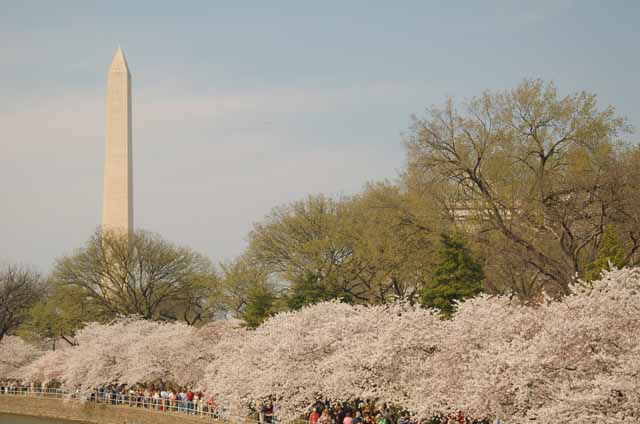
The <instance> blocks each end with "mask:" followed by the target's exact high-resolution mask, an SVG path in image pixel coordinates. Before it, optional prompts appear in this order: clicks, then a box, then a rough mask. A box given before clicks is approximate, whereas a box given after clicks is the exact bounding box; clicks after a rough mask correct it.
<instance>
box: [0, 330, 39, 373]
mask: <svg viewBox="0 0 640 424" xmlns="http://www.w3.org/2000/svg"><path fill="white" fill-rule="evenodd" d="M41 354H42V351H41V350H40V349H38V348H37V347H35V346H34V345H32V344H30V343H27V342H25V341H24V340H22V339H21V338H20V337H17V336H5V337H4V338H3V339H2V340H1V341H0V380H4V379H20V377H21V373H20V370H21V368H22V367H24V366H26V365H28V364H30V363H32V362H33V361H35V360H36V359H37V358H38V357H39V356H40V355H41Z"/></svg>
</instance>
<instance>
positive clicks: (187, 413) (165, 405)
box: [0, 385, 294, 424]
mask: <svg viewBox="0 0 640 424" xmlns="http://www.w3.org/2000/svg"><path fill="white" fill-rule="evenodd" d="M0 395H9V396H25V397H40V398H54V399H60V400H74V401H79V402H91V403H96V404H104V405H109V406H114V407H130V408H139V409H142V410H145V411H148V412H150V413H161V414H163V413H169V414H179V415H181V416H182V417H183V418H190V419H194V420H198V421H203V420H205V421H206V420H215V421H219V422H222V423H225V424H227V423H233V424H268V423H272V424H284V423H283V422H282V421H279V420H278V419H277V417H275V416H265V417H264V418H263V419H253V418H251V417H246V416H240V415H233V414H231V413H229V411H227V410H225V409H224V408H221V407H218V406H216V405H215V404H213V403H211V402H209V401H208V400H207V399H204V398H203V399H197V400H191V401H189V400H183V399H169V398H161V397H157V396H154V397H147V396H144V395H141V394H139V393H135V392H133V393H129V392H125V393H123V392H112V391H109V390H94V391H91V392H81V391H76V392H69V391H66V390H63V389H60V388H40V387H37V386H33V387H31V386H16V385H11V386H6V387H3V386H0ZM286 424H294V423H293V422H291V421H288V422H287V423H286Z"/></svg>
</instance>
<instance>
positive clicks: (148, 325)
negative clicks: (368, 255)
mask: <svg viewBox="0 0 640 424" xmlns="http://www.w3.org/2000/svg"><path fill="white" fill-rule="evenodd" d="M570 290H571V293H570V295H568V296H566V297H564V298H563V299H561V300H553V299H551V298H549V299H545V300H544V302H542V303H541V304H539V305H536V306H525V305H522V304H521V303H519V301H518V300H516V299H510V298H508V297H504V296H496V297H491V296H488V295H482V296H480V297H476V298H473V299H469V300H466V301H464V302H461V303H460V304H459V305H458V306H457V308H456V313H455V314H454V315H453V316H452V318H451V319H448V320H442V319H440V318H439V317H438V316H437V315H436V314H435V313H434V312H432V311H430V310H427V309H422V308H419V307H413V306H410V305H407V304H391V305H376V306H363V305H357V306H352V305H347V304H342V303H337V302H325V303H320V304H316V305H313V306H307V307H304V308H302V309H301V310H299V311H296V312H288V313H281V314H278V315H276V316H274V317H272V318H270V319H269V320H267V321H266V322H265V323H264V324H262V325H261V326H259V327H258V328H257V329H256V330H247V329H244V328H241V327H240V326H239V324H238V323H237V322H228V321H218V322H214V323H212V324H209V325H207V326H204V327H202V328H194V327H190V326H186V325H184V324H180V323H158V322H150V321H144V320H139V319H125V320H121V321H117V322H114V323H112V324H109V325H103V324H90V325H88V326H87V327H86V328H84V329H83V330H81V331H80V332H78V335H77V340H78V346H74V347H70V348H68V349H66V350H63V351H56V352H47V353H46V354H44V355H42V356H41V357H39V358H37V359H36V356H37V355H35V354H34V355H33V356H28V355H24V354H22V357H23V358H25V359H24V360H23V361H22V362H20V364H24V363H28V364H27V365H26V366H24V367H23V368H22V369H20V370H18V371H17V372H18V373H19V374H20V375H21V376H22V377H23V379H25V380H27V381H47V380H56V381H59V382H61V383H63V384H65V386H66V387H67V388H80V389H82V390H90V389H92V388H95V387H99V386H103V385H108V384H111V383H123V384H136V383H151V382H158V381H162V382H168V383H175V384H179V385H191V386H197V387H201V388H206V389H207V391H208V392H209V393H214V394H215V395H216V402H217V403H218V404H219V405H221V406H223V407H224V408H226V409H227V410H228V411H230V412H231V413H232V414H233V415H241V414H246V413H248V409H247V407H248V406H249V405H251V403H253V402H256V401H259V400H263V399H265V398H268V397H271V398H272V399H274V400H275V401H276V402H277V403H278V405H279V415H280V418H281V419H284V420H287V419H293V418H298V417H300V415H302V414H303V413H304V412H305V411H306V410H308V408H309V407H310V406H311V405H312V404H313V403H314V402H315V401H316V399H332V400H335V401H349V400H354V399H372V400H376V401H378V402H381V403H382V402H385V403H387V404H389V405H394V406H396V407H398V408H406V409H407V410H409V411H411V412H412V413H413V414H414V415H415V416H417V417H423V418H426V417H431V416H433V415H434V414H436V413H451V412H456V411H464V412H465V414H466V415H467V416H470V417H476V418H483V417H501V418H502V419H503V420H505V421H506V422H509V423H525V422H532V421H533V420H535V422H562V423H575V424H578V423H586V422H599V423H600V422H602V423H617V422H638V420H640V379H639V378H638V376H639V373H640V338H638V337H637V329H638V328H640V269H623V270H614V271H610V272H605V273H604V275H603V277H602V278H601V279H600V280H598V281H594V282H593V283H591V284H590V285H587V284H583V283H580V284H575V285H574V286H572V287H571V288H570ZM8 340H13V338H9V339H8ZM5 343H9V342H4V341H3V344H2V345H1V347H3V351H4V349H5V348H4V346H5ZM13 343H14V344H15V346H18V345H20V343H21V341H19V342H18V341H16V342H13ZM22 343H23V342H22ZM12 349H16V350H18V351H19V350H20V349H23V350H24V349H26V348H25V347H22V348H19V347H13V348H12ZM2 356H5V357H6V355H4V354H3V355H2ZM10 356H16V357H18V356H20V354H15V355H10ZM17 366H19V364H18V365H13V368H11V370H13V371H15V368H16V367H17ZM13 371H12V372H13ZM3 373H4V375H7V374H8V373H7V372H6V371H4V368H3ZM14 375H15V374H14Z"/></svg>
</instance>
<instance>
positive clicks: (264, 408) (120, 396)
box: [0, 381, 502, 424]
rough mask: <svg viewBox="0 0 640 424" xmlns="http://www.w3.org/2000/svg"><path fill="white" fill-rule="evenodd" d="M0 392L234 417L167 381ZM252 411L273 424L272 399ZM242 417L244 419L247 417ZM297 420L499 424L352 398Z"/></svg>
mask: <svg viewBox="0 0 640 424" xmlns="http://www.w3.org/2000/svg"><path fill="white" fill-rule="evenodd" d="M0 393H1V394H16V395H21V394H24V395H36V396H54V397H63V396H71V397H75V398H80V399H84V400H86V401H90V402H96V403H106V404H111V405H125V406H130V407H136V408H146V409H149V410H154V411H158V412H176V413H184V414H187V415H195V416H202V417H211V418H219V419H224V420H225V421H233V417H231V416H229V415H228V414H227V411H225V410H224V409H223V408H221V407H220V406H219V405H218V404H217V403H216V401H215V397H214V395H213V394H208V393H207V392H206V390H199V389H192V388H189V387H179V386H167V385H149V386H145V385H139V386H135V387H127V386H125V385H111V386H107V387H101V388H99V389H97V390H95V391H92V392H90V393H89V394H87V393H84V394H81V393H80V392H75V393H69V392H66V391H65V390H63V389H61V388H60V387H55V386H54V387H47V386H44V385H42V386H37V385H33V384H31V385H30V386H21V385H18V384H16V383H15V382H1V381H0ZM252 410H253V411H254V413H255V415H256V418H257V419H256V421H258V424H278V405H277V402H274V401H273V400H271V399H268V400H265V401H258V402H256V403H255V404H254V405H253V407H252ZM236 418H242V419H241V420H242V421H243V422H246V421H247V420H246V417H236ZM300 421H301V422H300V423H298V424H502V422H501V421H500V420H494V421H491V420H490V419H487V418H485V419H472V418H469V417H466V416H465V414H464V413H462V412H458V413H454V414H446V415H445V414H441V415H436V416H434V417H431V418H427V419H417V418H416V417H412V416H411V414H410V413H409V412H408V411H403V410H400V409H397V408H392V407H389V406H388V405H386V404H382V405H376V403H375V402H370V401H361V400H356V401H354V402H343V403H336V402H331V401H317V402H316V403H315V405H313V407H312V408H311V410H310V411H309V412H308V413H307V414H306V416H305V419H304V420H300ZM303 421H304V422H303Z"/></svg>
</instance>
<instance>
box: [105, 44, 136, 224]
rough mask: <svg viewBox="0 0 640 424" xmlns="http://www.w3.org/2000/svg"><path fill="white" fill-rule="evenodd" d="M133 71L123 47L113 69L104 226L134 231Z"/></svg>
mask: <svg viewBox="0 0 640 424" xmlns="http://www.w3.org/2000/svg"><path fill="white" fill-rule="evenodd" d="M131 147H132V146H131V74H130V73H129V67H128V66H127V60H126V59H125V57H124V52H123V51H122V49H121V48H120V47H118V50H117V51H116V54H115V56H114V57H113V62H112V63H111V68H110V69H109V82H108V91H107V146H106V155H105V161H104V203H103V211H102V228H103V229H105V230H119V231H120V230H121V231H123V232H127V233H129V232H131V231H133V164H132V151H131Z"/></svg>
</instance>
